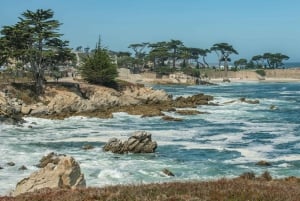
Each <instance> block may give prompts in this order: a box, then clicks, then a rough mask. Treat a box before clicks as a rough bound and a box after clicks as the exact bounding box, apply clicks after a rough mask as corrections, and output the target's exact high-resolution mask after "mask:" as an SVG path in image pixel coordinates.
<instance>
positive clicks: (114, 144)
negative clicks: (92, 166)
mask: <svg viewBox="0 0 300 201" xmlns="http://www.w3.org/2000/svg"><path fill="white" fill-rule="evenodd" d="M103 151H111V152H112V153H115V154H123V153H125V152H126V151H125V150H124V144H123V142H122V141H121V140H119V139H117V138H111V139H109V141H108V142H107V143H106V144H105V145H104V147H103Z"/></svg>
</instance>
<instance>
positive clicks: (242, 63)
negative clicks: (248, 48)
mask: <svg viewBox="0 0 300 201" xmlns="http://www.w3.org/2000/svg"><path fill="white" fill-rule="evenodd" d="M233 64H234V66H235V67H237V68H238V67H240V68H245V67H246V65H247V59H243V58H242V59H239V60H236V61H234V62H233Z"/></svg>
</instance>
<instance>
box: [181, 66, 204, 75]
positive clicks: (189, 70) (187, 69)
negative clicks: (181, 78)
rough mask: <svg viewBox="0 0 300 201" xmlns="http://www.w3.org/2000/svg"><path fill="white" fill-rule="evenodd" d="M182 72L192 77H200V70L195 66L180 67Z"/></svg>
mask: <svg viewBox="0 0 300 201" xmlns="http://www.w3.org/2000/svg"><path fill="white" fill-rule="evenodd" d="M182 72H183V73H184V74H186V75H190V76H193V77H200V70H199V69H196V68H191V67H185V68H182Z"/></svg>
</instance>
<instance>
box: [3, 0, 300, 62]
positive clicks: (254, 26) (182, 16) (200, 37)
mask: <svg viewBox="0 0 300 201" xmlns="http://www.w3.org/2000/svg"><path fill="white" fill-rule="evenodd" d="M0 2H1V7H0V26H1V27H2V26H4V25H13V24H15V23H16V22H17V21H18V17H20V16H21V13H22V12H24V11H25V10H27V9H29V10H32V11H34V10H36V9H38V8H43V9H49V8H50V9H52V10H53V11H54V12H55V16H54V18H55V19H57V20H59V21H60V22H61V23H63V25H62V26H61V28H60V32H61V33H63V34H64V39H66V40H69V41H70V45H71V47H74V48H75V47H77V46H80V45H81V46H83V47H86V46H89V47H91V48H94V47H95V44H96V42H97V40H98V36H99V35H101V37H102V43H103V44H104V45H105V46H107V47H108V48H109V49H112V50H115V51H128V50H129V49H128V48H127V47H128V45H129V44H132V43H141V42H158V41H163V40H170V39H179V40H182V41H183V42H184V44H185V45H186V46H189V47H199V48H210V47H211V46H212V45H213V44H214V43H219V42H227V43H229V44H231V45H233V47H234V48H235V49H236V50H237V51H238V52H239V55H238V56H234V57H232V59H233V60H235V59H238V58H247V59H250V58H251V57H252V56H253V55H257V54H262V53H264V52H274V53H275V52H281V53H283V54H286V55H288V56H290V60H289V61H292V62H295V61H300V51H299V50H300V10H299V9H300V1H299V0H86V1H82V0H72V1H71V0H69V1H68V0H65V1H63V0H0ZM213 59H215V58H214V57H213V55H211V56H210V57H209V60H211V61H212V60H213Z"/></svg>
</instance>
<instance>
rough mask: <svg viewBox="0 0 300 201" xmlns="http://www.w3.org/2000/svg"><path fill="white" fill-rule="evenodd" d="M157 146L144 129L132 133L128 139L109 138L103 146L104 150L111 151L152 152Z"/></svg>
mask: <svg viewBox="0 0 300 201" xmlns="http://www.w3.org/2000/svg"><path fill="white" fill-rule="evenodd" d="M156 148H157V143H156V141H152V139H151V134H149V133H147V132H145V131H138V132H135V133H133V135H132V136H131V137H129V138H128V140H126V141H124V142H122V141H121V140H119V139H117V138H111V139H110V140H109V141H108V143H106V144H105V145H104V147H103V150H104V151H111V152H113V153H118V154H123V153H128V152H130V153H153V152H155V149H156Z"/></svg>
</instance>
